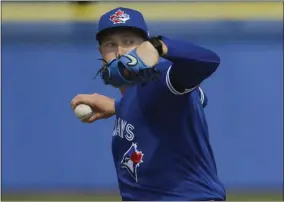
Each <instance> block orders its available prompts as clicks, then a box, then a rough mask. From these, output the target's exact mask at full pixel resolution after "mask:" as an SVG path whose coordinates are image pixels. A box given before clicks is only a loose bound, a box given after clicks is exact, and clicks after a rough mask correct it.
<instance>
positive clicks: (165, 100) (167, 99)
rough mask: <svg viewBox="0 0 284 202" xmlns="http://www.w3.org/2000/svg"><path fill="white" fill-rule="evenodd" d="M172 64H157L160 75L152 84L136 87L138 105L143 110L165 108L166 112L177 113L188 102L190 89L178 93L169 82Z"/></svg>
mask: <svg viewBox="0 0 284 202" xmlns="http://www.w3.org/2000/svg"><path fill="white" fill-rule="evenodd" d="M172 66H173V64H172V62H170V61H167V60H166V61H164V62H162V63H159V65H158V66H157V70H158V71H159V72H160V75H159V77H158V78H157V79H155V80H154V81H152V82H149V83H145V84H140V85H138V91H137V93H138V97H139V101H140V105H141V106H142V108H144V109H145V110H158V108H167V110H168V111H171V110H172V111H175V113H176V112H178V111H179V110H183V109H182V108H183V107H184V106H185V105H184V104H186V103H187V102H188V96H189V94H190V92H191V91H193V90H194V89H195V88H192V89H185V90H183V91H179V90H178V89H176V88H175V86H174V84H173V83H172V82H171V78H170V76H169V73H170V70H171V68H172Z"/></svg>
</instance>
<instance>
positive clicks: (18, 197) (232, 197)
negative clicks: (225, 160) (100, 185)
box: [2, 193, 283, 201]
mask: <svg viewBox="0 0 284 202" xmlns="http://www.w3.org/2000/svg"><path fill="white" fill-rule="evenodd" d="M282 197H283V195H282V193H231V194H228V196H227V198H228V201H283V198H282ZM120 200H121V199H120V197H119V196H118V195H116V194H89V193H88V194H11V193H10V194H3V193H2V201H120Z"/></svg>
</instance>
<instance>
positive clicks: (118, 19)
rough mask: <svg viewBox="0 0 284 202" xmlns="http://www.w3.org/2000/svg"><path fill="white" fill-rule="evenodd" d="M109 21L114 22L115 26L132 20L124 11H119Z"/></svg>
mask: <svg viewBox="0 0 284 202" xmlns="http://www.w3.org/2000/svg"><path fill="white" fill-rule="evenodd" d="M109 19H110V20H111V21H112V22H113V24H119V23H125V22H126V21H127V20H129V19H130V17H129V15H128V14H126V13H125V12H124V11H122V10H120V9H119V10H118V11H116V12H115V13H114V14H113V15H111V16H110V18H109Z"/></svg>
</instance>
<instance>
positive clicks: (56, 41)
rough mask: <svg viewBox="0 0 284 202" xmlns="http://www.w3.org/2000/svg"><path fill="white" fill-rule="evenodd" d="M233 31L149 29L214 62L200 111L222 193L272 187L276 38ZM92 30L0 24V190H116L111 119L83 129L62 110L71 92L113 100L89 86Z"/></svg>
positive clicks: (279, 161) (279, 174) (94, 83)
mask: <svg viewBox="0 0 284 202" xmlns="http://www.w3.org/2000/svg"><path fill="white" fill-rule="evenodd" d="M236 24H237V27H236V26H235V25H236ZM180 25H181V26H182V24H180ZM226 25H231V27H230V29H228V26H226ZM235 25H234V26H235V27H234V26H233V25H232V24H230V23H228V22H223V26H222V24H220V25H218V26H219V28H221V27H223V28H224V30H225V29H227V32H226V31H225V33H224V30H223V31H222V32H220V35H218V31H216V29H215V28H214V27H216V26H214V25H212V24H208V25H207V26H204V27H203V28H202V27H201V28H200V29H195V32H193V31H191V30H193V29H191V28H192V27H190V26H187V29H185V30H183V31H182V32H179V33H177V32H174V31H173V29H172V31H171V30H170V29H169V28H168V27H170V25H167V24H166V25H160V26H161V27H158V28H157V27H156V25H155V24H151V25H150V27H151V26H152V27H153V28H154V27H155V28H156V30H158V29H159V28H160V30H162V31H163V33H165V34H167V35H169V36H171V37H181V38H183V39H184V40H189V41H193V42H196V43H199V44H201V45H205V46H207V47H209V48H211V49H213V50H214V51H216V52H217V53H218V54H219V55H220V56H221V60H222V64H221V66H220V68H219V70H218V71H217V73H216V74H215V75H214V76H213V77H211V78H210V79H208V80H207V81H206V82H204V84H203V88H204V90H205V91H206V93H207V95H208V97H209V105H208V108H207V109H206V113H207V117H208V123H209V127H210V131H211V140H212V145H213V148H214V150H215V153H216V159H217V163H218V167H219V173H220V177H221V179H222V181H223V182H224V183H225V185H227V186H228V187H244V186H245V187H262V186H265V187H268V186H269V187H272V186H273V187H280V186H281V185H282V179H283V151H282V149H283V139H282V130H283V117H282V112H283V106H282V103H283V94H282V93H283V84H282V82H283V77H282V75H283V61H282V57H283V48H282V44H283V41H282V39H281V34H283V33H282V32H281V29H280V28H279V27H277V26H276V28H275V29H270V30H268V31H267V32H268V33H266V34H265V33H264V31H262V32H258V34H257V33H253V32H252V31H251V32H247V33H246V32H245V31H242V32H238V33H237V32H236V33H235V32H234V29H236V30H237V28H240V24H238V23H235ZM252 25H255V26H254V27H257V26H256V25H257V23H255V24H253V23H252ZM176 26H177V25H176ZM208 26H209V27H210V26H211V27H212V28H211V29H210V30H211V32H208ZM183 27H184V26H183ZM205 27H207V31H204V29H205ZM180 28H181V27H180ZM202 29H203V30H202ZM258 29H259V30H260V28H258ZM94 30H95V26H93V25H91V24H88V23H87V24H80V23H79V24H76V23H75V24H72V25H70V24H60V25H54V24H49V25H42V24H41V25H40V24H38V25H35V24H34V25H28V24H18V25H15V24H4V25H3V36H4V37H3V38H2V172H3V173H2V183H3V184H2V188H3V189H4V190H5V189H22V188H23V189H29V188H31V189H36V188H39V189H42V188H106V189H107V188H115V187H116V176H115V170H114V166H113V163H112V157H111V150H110V149H111V148H110V146H111V144H110V141H111V134H112V133H111V132H112V128H113V118H111V119H109V120H104V121H99V122H97V123H94V124H88V125H86V124H82V123H81V122H80V121H78V120H77V119H76V117H75V116H74V114H73V111H72V109H71V107H70V101H71V99H72V97H73V96H75V95H76V94H78V93H92V92H99V93H103V94H106V95H108V96H113V97H118V96H119V93H118V92H117V91H116V90H114V89H112V88H111V87H107V86H104V85H103V84H102V82H101V81H100V79H99V78H98V79H96V80H93V79H92V78H93V76H94V75H95V74H96V71H97V70H98V68H99V67H100V63H99V61H98V60H97V59H98V58H99V55H98V52H97V50H96V43H95V40H94V37H93V34H90V33H92V32H90V31H94ZM175 30H176V29H175ZM244 30H246V29H244ZM252 30H254V31H255V29H252ZM264 30H265V29H264ZM219 31H220V29H219ZM210 33H211V34H210ZM214 33H215V34H214ZM233 33H235V34H233ZM225 36H227V37H225Z"/></svg>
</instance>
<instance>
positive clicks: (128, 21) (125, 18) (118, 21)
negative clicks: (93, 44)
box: [96, 7, 149, 40]
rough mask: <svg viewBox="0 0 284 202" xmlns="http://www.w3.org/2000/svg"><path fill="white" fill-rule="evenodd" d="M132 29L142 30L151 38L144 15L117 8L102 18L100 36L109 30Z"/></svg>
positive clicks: (132, 10)
mask: <svg viewBox="0 0 284 202" xmlns="http://www.w3.org/2000/svg"><path fill="white" fill-rule="evenodd" d="M114 27H132V28H137V29H140V30H142V31H143V32H144V33H145V35H146V36H147V37H149V31H148V27H147V25H146V22H145V20H144V17H143V15H142V13H140V12H139V11H137V10H134V9H130V8H123V7H119V8H115V9H113V10H111V11H109V12H107V13H105V14H104V15H102V16H101V18H100V21H99V29H98V32H97V34H96V37H97V40H98V35H99V34H100V33H101V32H102V31H105V30H107V29H109V28H114Z"/></svg>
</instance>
